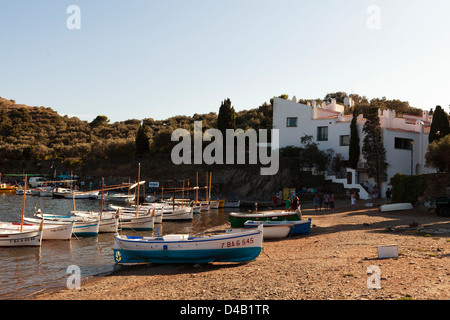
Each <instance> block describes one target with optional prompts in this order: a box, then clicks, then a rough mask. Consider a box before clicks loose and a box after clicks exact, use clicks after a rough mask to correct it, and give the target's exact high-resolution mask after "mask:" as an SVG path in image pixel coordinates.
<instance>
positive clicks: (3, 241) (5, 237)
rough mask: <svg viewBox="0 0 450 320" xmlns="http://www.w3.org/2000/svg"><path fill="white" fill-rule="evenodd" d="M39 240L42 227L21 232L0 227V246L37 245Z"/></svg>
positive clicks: (39, 242)
mask: <svg viewBox="0 0 450 320" xmlns="http://www.w3.org/2000/svg"><path fill="white" fill-rule="evenodd" d="M41 242H42V229H39V230H37V231H36V230H34V231H23V232H20V231H14V230H8V229H0V247H39V246H40V245H41Z"/></svg>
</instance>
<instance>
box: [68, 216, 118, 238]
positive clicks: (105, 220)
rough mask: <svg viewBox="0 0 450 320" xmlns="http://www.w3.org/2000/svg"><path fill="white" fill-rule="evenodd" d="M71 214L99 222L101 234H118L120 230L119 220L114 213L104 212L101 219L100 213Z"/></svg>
mask: <svg viewBox="0 0 450 320" xmlns="http://www.w3.org/2000/svg"><path fill="white" fill-rule="evenodd" d="M70 213H71V214H74V215H75V216H77V217H81V218H85V219H86V220H99V221H100V225H99V227H98V232H99V233H116V232H117V231H118V230H119V219H118V216H116V215H115V214H114V213H111V212H102V214H101V217H100V212H93V211H71V212H70Z"/></svg>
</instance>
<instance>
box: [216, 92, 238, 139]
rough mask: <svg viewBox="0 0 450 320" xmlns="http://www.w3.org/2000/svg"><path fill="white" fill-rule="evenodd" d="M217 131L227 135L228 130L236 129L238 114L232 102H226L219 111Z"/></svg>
mask: <svg viewBox="0 0 450 320" xmlns="http://www.w3.org/2000/svg"><path fill="white" fill-rule="evenodd" d="M217 129H219V130H220V131H221V132H222V134H225V132H226V129H236V113H235V111H234V107H232V106H231V100H230V99H229V98H228V99H226V100H224V101H223V102H222V104H221V106H220V109H219V115H218V117H217Z"/></svg>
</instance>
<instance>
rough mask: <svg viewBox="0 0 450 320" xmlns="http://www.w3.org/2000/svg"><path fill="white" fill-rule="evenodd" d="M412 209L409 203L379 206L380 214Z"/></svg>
mask: <svg viewBox="0 0 450 320" xmlns="http://www.w3.org/2000/svg"><path fill="white" fill-rule="evenodd" d="M411 209H414V207H413V205H412V204H411V203H391V204H384V205H382V206H380V211H381V212H391V211H402V210H411Z"/></svg>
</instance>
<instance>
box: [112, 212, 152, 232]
mask: <svg viewBox="0 0 450 320" xmlns="http://www.w3.org/2000/svg"><path fill="white" fill-rule="evenodd" d="M154 225H155V222H154V217H152V216H138V217H135V216H131V215H130V216H128V217H127V216H125V215H121V216H120V217H119V228H120V229H122V230H136V231H146V230H153V228H154Z"/></svg>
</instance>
